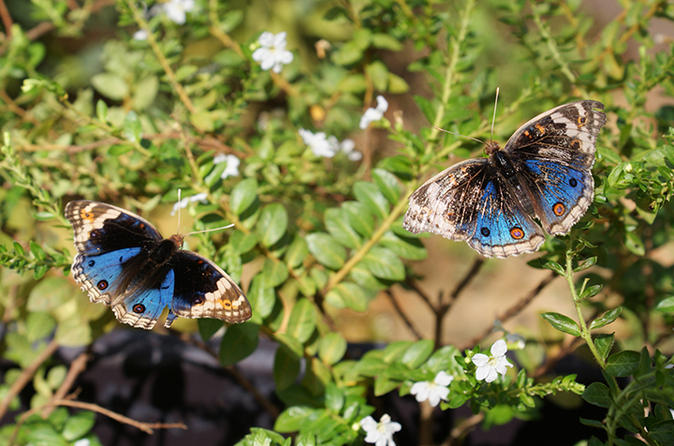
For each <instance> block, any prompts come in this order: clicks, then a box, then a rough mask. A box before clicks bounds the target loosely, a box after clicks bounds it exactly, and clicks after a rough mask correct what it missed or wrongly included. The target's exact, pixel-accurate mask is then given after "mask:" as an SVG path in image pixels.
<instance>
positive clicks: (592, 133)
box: [504, 100, 606, 235]
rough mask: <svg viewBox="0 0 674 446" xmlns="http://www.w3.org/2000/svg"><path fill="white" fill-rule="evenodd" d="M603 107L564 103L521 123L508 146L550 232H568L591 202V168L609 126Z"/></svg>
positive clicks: (537, 213)
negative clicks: (597, 145) (602, 132)
mask: <svg viewBox="0 0 674 446" xmlns="http://www.w3.org/2000/svg"><path fill="white" fill-rule="evenodd" d="M603 108H604V105H603V104H602V103H601V102H597V101H589V100H587V101H579V102H572V103H570V104H565V105H560V106H559V107H555V108H553V109H552V110H549V111H547V112H545V113H542V114H540V115H538V116H536V117H535V118H533V119H531V120H530V121H528V122H527V123H525V124H524V125H522V126H521V127H520V128H519V129H518V130H517V131H516V132H515V133H514V134H513V136H511V137H510V139H509V140H508V142H507V143H506V145H505V148H504V151H506V152H507V153H508V154H509V156H510V157H511V159H512V160H513V162H515V163H518V165H519V166H520V169H519V171H520V173H521V175H522V180H523V182H524V183H525V186H526V188H527V189H528V190H529V191H530V192H531V196H532V202H533V206H534V210H535V212H536V215H537V217H538V218H539V219H540V220H541V223H542V225H543V228H544V229H545V230H546V231H547V232H548V233H550V234H553V235H562V234H566V233H568V232H569V230H570V229H571V227H572V226H573V225H574V224H576V223H577V222H578V220H580V218H581V217H582V216H583V215H584V214H585V212H586V211H587V209H588V207H589V206H590V204H591V203H592V198H593V196H594V180H593V178H592V172H591V168H592V165H593V164H594V154H595V151H596V148H595V143H596V140H597V135H598V134H599V131H600V130H601V127H602V126H603V125H604V124H605V123H606V114H604V112H603V111H602V110H603Z"/></svg>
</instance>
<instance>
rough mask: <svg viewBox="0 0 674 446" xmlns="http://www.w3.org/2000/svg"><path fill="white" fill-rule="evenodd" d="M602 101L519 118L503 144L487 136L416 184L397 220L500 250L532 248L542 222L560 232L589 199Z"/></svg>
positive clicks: (489, 253)
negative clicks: (480, 145) (480, 147)
mask: <svg viewBox="0 0 674 446" xmlns="http://www.w3.org/2000/svg"><path fill="white" fill-rule="evenodd" d="M602 109H603V105H602V104H601V103H600V102H596V101H589V100H587V101H579V102H573V103H570V104H565V105H561V106H559V107H556V108H554V109H552V110H549V111H547V112H545V113H542V114H540V115H538V116H536V117H535V118H533V119H531V120H530V121H529V122H527V123H525V124H524V125H522V126H521V127H520V128H519V129H518V130H517V131H516V132H515V133H514V134H513V136H511V137H510V139H509V140H508V142H507V143H506V145H505V146H504V147H503V148H501V147H500V146H499V145H498V144H497V143H495V142H493V141H489V142H488V143H487V144H486V147H485V151H486V153H487V155H488V157H487V158H478V159H471V160H467V161H464V162H461V163H458V164H455V165H454V166H452V167H450V168H448V169H446V170H444V171H442V172H440V173H439V174H438V175H436V176H434V177H433V178H431V179H429V180H428V181H426V183H424V184H423V185H422V186H421V187H419V188H418V189H417V190H416V191H415V192H414V193H413V194H412V195H411V196H410V205H409V209H408V210H407V213H406V214H405V218H404V220H403V226H404V227H405V228H406V229H407V230H408V231H410V232H413V233H419V232H424V231H426V232H433V233H436V234H439V235H442V236H443V237H446V238H448V239H451V240H465V241H467V242H468V244H469V245H470V246H471V247H472V248H474V249H475V250H476V251H477V252H478V253H480V254H482V255H484V256H486V257H500V258H503V257H507V256H511V255H519V254H524V253H529V252H534V251H536V250H537V249H538V248H539V247H540V245H541V244H542V243H543V241H544V240H545V233H544V232H543V229H544V230H545V232H547V233H549V234H551V235H562V234H566V233H568V232H569V230H570V229H571V227H572V226H573V225H574V224H575V223H577V222H578V220H579V219H580V218H581V217H582V216H583V215H584V214H585V212H586V211H587V209H588V207H589V206H590V204H591V203H592V198H593V194H594V180H593V178H592V172H591V168H592V165H593V163H594V153H595V142H596V137H597V135H598V133H599V130H600V129H601V127H602V126H603V125H604V124H605V122H606V115H605V114H604V113H603V111H602ZM534 218H536V219H538V221H539V222H540V226H539V224H537V223H536V222H535V221H534ZM541 226H542V229H541Z"/></svg>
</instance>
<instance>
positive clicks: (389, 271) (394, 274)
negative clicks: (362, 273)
mask: <svg viewBox="0 0 674 446" xmlns="http://www.w3.org/2000/svg"><path fill="white" fill-rule="evenodd" d="M359 265H362V266H364V267H365V268H366V269H367V270H368V271H370V272H371V273H372V275H373V276H375V277H379V278H380V279H387V280H403V279H404V278H405V265H403V262H402V261H401V260H400V258H399V257H398V256H397V255H395V253H394V252H393V251H391V250H389V249H387V248H383V247H379V246H375V247H374V248H372V249H370V251H369V252H368V253H367V254H365V256H364V257H363V260H361V261H360V262H359Z"/></svg>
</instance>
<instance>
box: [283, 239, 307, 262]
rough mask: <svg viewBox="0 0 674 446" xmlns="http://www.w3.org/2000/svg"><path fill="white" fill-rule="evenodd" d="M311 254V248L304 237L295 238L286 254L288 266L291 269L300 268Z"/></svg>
mask: <svg viewBox="0 0 674 446" xmlns="http://www.w3.org/2000/svg"><path fill="white" fill-rule="evenodd" d="M307 254H309V246H308V245H307V241H306V240H305V239H304V237H300V236H295V238H294V239H293V241H292V243H291V244H290V246H288V250H287V251H286V253H285V261H286V264H287V265H288V266H289V267H290V268H298V267H299V266H300V265H302V263H303V262H304V259H305V258H306V257H307Z"/></svg>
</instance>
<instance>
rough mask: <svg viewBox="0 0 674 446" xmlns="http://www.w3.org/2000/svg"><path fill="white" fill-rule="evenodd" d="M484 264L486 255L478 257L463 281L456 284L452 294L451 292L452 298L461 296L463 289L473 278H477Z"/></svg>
mask: <svg viewBox="0 0 674 446" xmlns="http://www.w3.org/2000/svg"><path fill="white" fill-rule="evenodd" d="M482 265H484V257H476V258H475V260H474V261H473V264H472V265H471V267H470V269H469V270H468V272H467V273H466V275H465V276H464V277H463V279H462V280H461V282H459V283H458V285H456V288H454V291H452V294H450V296H451V297H452V299H456V298H457V297H459V294H460V293H461V292H462V291H463V289H464V288H465V287H466V286H468V284H469V283H470V281H471V280H473V279H474V278H475V276H476V275H477V273H478V272H479V271H480V268H482Z"/></svg>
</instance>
